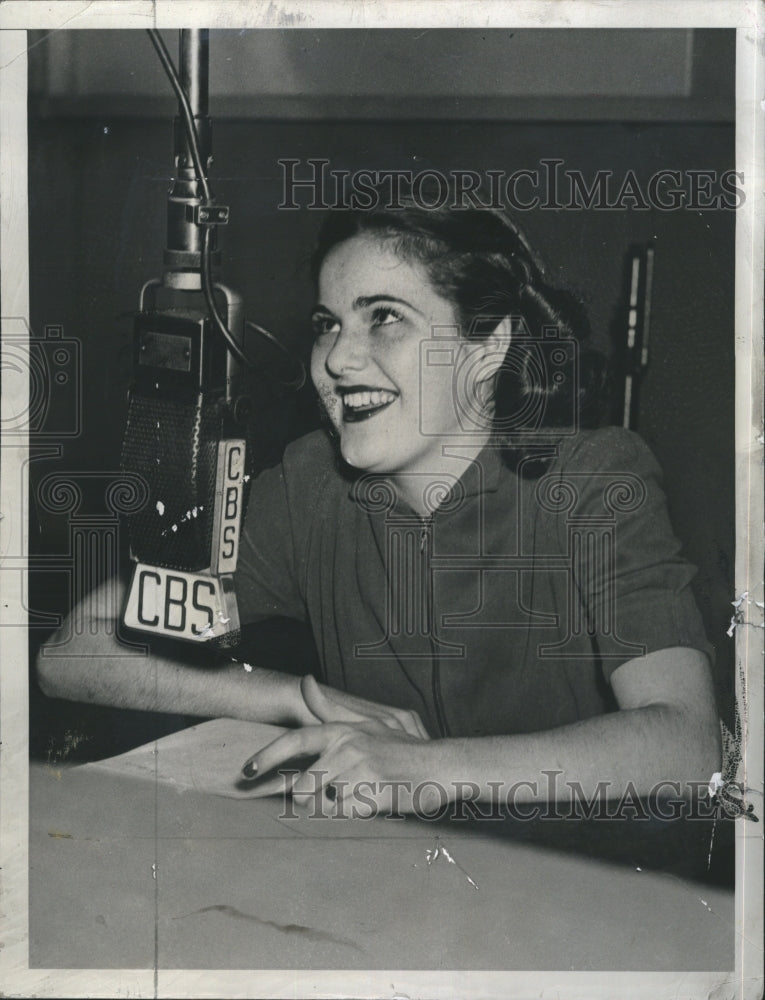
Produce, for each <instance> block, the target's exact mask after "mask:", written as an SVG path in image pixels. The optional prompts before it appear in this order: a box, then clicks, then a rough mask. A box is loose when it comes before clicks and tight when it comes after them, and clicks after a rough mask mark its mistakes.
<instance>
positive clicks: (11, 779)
mask: <svg viewBox="0 0 765 1000" xmlns="http://www.w3.org/2000/svg"><path fill="white" fill-rule="evenodd" d="M291 26H294V27H300V28H309V27H315V28H332V27H353V28H376V27H380V28H382V27H387V28H392V27H408V28H419V27H436V26H437V27H460V28H468V27H479V28H499V27H517V28H550V29H561V28H581V27H589V28H607V27H613V28H628V27H641V28H645V27H661V28H683V27H706V28H709V27H721V28H723V27H729V28H730V27H733V28H736V29H737V46H736V169H737V170H738V171H743V173H744V177H745V182H744V189H745V192H746V200H745V203H744V205H743V206H742V207H740V208H739V209H738V210H737V217H736V270H735V274H736V279H735V288H736V326H735V345H736V431H735V463H736V540H737V543H736V569H735V580H736V592H735V594H732V595H731V603H733V602H734V601H736V600H737V599H738V598H739V597H740V596H741V595H746V594H749V595H755V594H757V595H759V596H761V595H762V586H763V577H762V573H763V570H762V567H763V558H764V555H765V546H764V544H763V484H762V477H763V343H762V331H763V293H762V287H763V286H762V279H763V273H764V271H765V264H764V258H763V254H764V252H765V251H764V248H765V232H764V228H763V223H764V221H765V212H764V211H763V204H762V201H763V197H762V196H763V192H764V191H765V185H764V184H763V160H764V157H763V136H764V133H765V126H764V125H763V118H764V117H765V116H764V115H763V111H765V83H764V81H765V66H764V63H765V56H764V54H763V49H764V48H765V7H764V5H763V3H762V2H736V0H729V2H721V0H705V2H696V0H687V2H684V3H682V4H671V5H664V6H663V7H661V6H660V5H658V4H656V3H654V2H644V0H626V2H608V0H606V2H584V0H559V2H557V3H555V4H550V3H546V2H535V0H531V2H516V0H513V2H506V0H485V2H480V3H473V4H465V3H464V2H459V3H455V2H452V0H437V2H417V3H412V2H408V0H403V2H401V0H393V2H390V0H389V2H379V3H378V2H374V3H372V2H369V3H366V2H362V0H340V2H339V0H315V2H313V3H311V2H291V0H282V2H278V3H271V2H266V0H263V2H257V3H252V2H245V0H225V2H223V3H221V2H218V3H214V2H187V0H180V2H179V0H167V2H157V3H151V2H145V0H135V2H134V0H124V2H123V0H118V2H113V0H111V2H109V0H107V2H97V3H84V2H83V3H80V2H71V0H63V2H59V3H55V4H48V3H30V2H20V0H19V2H17V0H10V2H7V3H3V4H2V6H0V135H2V142H1V143H0V224H1V229H0V253H1V254H2V257H1V258H0V261H1V263H2V267H1V268H0V274H1V279H2V285H1V287H0V302H1V303H2V316H3V317H4V319H3V325H4V326H5V324H6V321H7V319H8V318H9V317H21V318H24V319H26V320H27V322H28V320H29V268H28V198H27V148H26V134H27V133H26V127H27V122H26V106H27V105H26V88H27V56H26V51H27V49H26V35H25V29H27V28H29V29H49V30H51V31H52V30H56V29H59V28H66V29H67V30H72V29H75V30H76V29H85V28H88V29H92V28H128V27H129V28H132V29H135V28H148V27H159V28H167V29H175V28H181V27H209V28H211V29H213V28H229V27H240V28H245V27H246V28H287V27H291ZM3 377H4V376H3ZM3 388H5V386H3ZM16 390H19V386H17V385H14V393H13V394H12V395H11V394H10V393H6V392H3V393H2V412H3V415H4V416H5V415H6V414H8V413H18V412H19V408H20V407H24V406H25V405H26V403H27V402H28V400H27V399H26V398H25V397H24V395H23V391H16ZM27 448H28V442H25V441H24V440H23V438H18V439H14V441H13V442H12V443H11V445H8V443H7V442H4V447H3V449H2V465H1V466H0V512H2V514H3V519H2V521H0V562H1V561H2V554H3V553H4V552H5V551H7V546H8V538H9V534H10V533H11V532H20V533H21V535H20V537H22V538H23V539H27V537H28V524H27V520H26V519H27V511H26V509H24V510H19V509H18V497H17V496H14V486H15V484H17V483H18V482H19V481H20V479H19V477H20V475H21V472H22V468H23V464H24V461H25V459H26V453H27ZM20 579H22V574H21V573H12V574H9V573H5V574H2V573H0V661H2V663H3V669H2V671H0V736H1V738H2V752H1V753H0V794H2V809H1V810H0V865H1V866H2V877H3V885H2V890H3V897H2V900H1V901H0V905H1V906H2V914H3V921H4V932H3V944H4V947H3V948H2V950H1V951H0V990H1V991H2V994H3V995H5V996H35V997H38V996H39V997H44V996H61V995H66V996H88V997H98V996H106V997H108V996H117V995H128V994H131V995H134V996H167V997H171V996H178V995H184V996H190V997H191V996H199V997H202V996H221V997H234V996H255V995H258V996H273V997H282V996H295V997H300V996H309V995H310V996H317V997H318V996H333V995H338V994H339V995H345V996H356V997H379V996H383V995H387V996H390V995H391V989H389V988H388V987H389V985H390V984H395V990H396V993H397V994H400V995H408V996H412V997H414V996H416V997H423V998H424V997H434V998H439V1000H446V998H449V997H454V998H465V1000H467V998H471V997H479V996H480V997H485V998H486V997H497V998H512V997H516V996H518V997H520V996H528V995H529V994H531V993H533V994H534V995H537V996H540V997H545V998H547V997H556V998H572V1000H573V998H579V997H581V998H585V997H587V998H596V997H607V996H613V995H614V974H613V973H608V972H598V973H591V972H588V973H582V972H575V973H574V972H564V971H561V972H560V973H556V972H533V971H529V972H459V971H446V972H445V971H443V970H430V971H409V970H407V971H400V970H391V971H384V970H374V971H370V972H359V971H329V970H320V971H311V970H304V971H299V972H296V971H294V970H285V971H274V970H268V971H260V972H259V971H235V972H234V971H223V970H221V971H217V970H216V971H199V970H196V971H184V970H173V969H159V970H151V969H147V970H136V969H126V970H96V969H93V970H90V969H88V970H65V969H55V970H44V969H29V967H28V928H29V921H28V904H29V898H28V881H27V872H28V861H29V857H28V850H29V849H28V820H29V789H28V741H29V725H28V708H29V702H28V699H29V692H28V651H27V630H26V629H24V628H20V627H15V628H14V627H8V622H9V621H19V620H23V619H22V616H23V615H24V613H25V611H24V609H25V607H26V601H25V594H24V593H21V592H19V587H18V581H19V580H20ZM23 579H24V580H25V579H26V577H23ZM761 619H762V611H761V609H758V608H757V606H756V605H755V604H751V605H750V606H749V610H748V612H747V615H746V621H747V624H741V625H739V627H737V628H736V631H735V643H736V668H737V670H736V672H737V699H738V704H739V708H740V710H741V711H742V722H743V725H744V730H745V734H744V757H743V765H742V773H741V780H742V781H743V782H744V784H745V786H746V787H747V789H749V790H752V791H751V794H752V795H753V797H754V798H753V801H754V805H755V810H756V812H757V813H758V814H759V817H760V823H759V824H754V823H751V822H748V821H746V820H745V819H743V818H740V819H738V820H737V821H736V938H737V946H736V967H735V969H732V970H730V972H729V973H726V972H704V973H697V972H693V973H690V972H683V971H682V970H679V971H678V972H672V973H619V974H618V995H619V996H620V997H622V998H631V997H640V996H645V997H652V998H657V1000H658V998H662V997H667V998H670V997H677V996H683V997H688V996H694V997H696V996H698V997H702V996H704V997H707V996H712V995H714V996H717V997H723V996H725V997H728V996H736V997H741V998H743V997H755V996H761V995H762V986H763V956H762V942H763V893H762V889H763V836H762V825H761V824H762V822H765V818H764V817H763V815H762V789H763V707H764V701H763V639H764V638H765V630H764V629H763V627H762V621H761ZM3 626H6V627H3ZM744 707H745V712H744V710H743V709H744ZM383 985H384V986H385V988H384V989H383V988H382V987H383ZM394 995H396V994H394Z"/></svg>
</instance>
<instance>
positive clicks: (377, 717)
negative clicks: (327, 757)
mask: <svg viewBox="0 0 765 1000" xmlns="http://www.w3.org/2000/svg"><path fill="white" fill-rule="evenodd" d="M300 691H301V694H302V696H303V701H304V703H305V705H306V707H307V708H308V710H309V712H310V713H311V715H310V717H308V718H305V719H304V720H303V724H304V725H315V724H316V723H317V722H324V723H328V722H349V723H352V724H357V723H361V722H381V723H382V724H383V725H384V726H387V727H388V729H393V730H397V731H399V732H402V733H407V734H408V735H410V736H415V737H417V738H418V739H421V740H427V739H430V737H429V736H428V731H427V730H426V728H425V726H424V725H423V724H422V720H421V719H420V716H419V715H418V714H417V712H414V711H410V710H409V709H405V708H393V707H391V706H390V705H381V704H379V703H378V702H375V701H367V699H366V698H359V697H357V696H356V695H353V694H348V693H347V692H346V691H338V690H336V689H335V688H331V687H327V686H326V685H325V684H319V683H318V682H317V681H316V680H314V678H313V677H312V676H311V675H310V674H307V675H306V676H305V677H303V678H302V680H301V681H300Z"/></svg>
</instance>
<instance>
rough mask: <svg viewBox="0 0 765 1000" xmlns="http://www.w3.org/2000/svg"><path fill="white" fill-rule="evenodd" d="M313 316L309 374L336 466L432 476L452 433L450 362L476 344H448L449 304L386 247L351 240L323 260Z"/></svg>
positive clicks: (455, 326)
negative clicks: (336, 440)
mask: <svg viewBox="0 0 765 1000" xmlns="http://www.w3.org/2000/svg"><path fill="white" fill-rule="evenodd" d="M312 318H313V327H314V334H315V342H314V347H313V354H312V357H311V376H312V378H313V381H314V384H315V386H316V389H317V390H318V393H319V396H320V398H321V400H322V403H323V405H324V407H325V409H326V411H327V413H328V415H329V418H330V420H331V421H332V423H333V425H334V426H335V428H336V430H337V432H338V435H339V437H340V448H341V451H342V455H343V458H344V459H345V461H346V462H348V463H349V464H350V465H352V466H354V467H355V468H358V469H364V470H366V471H369V472H376V473H381V474H388V475H395V474H397V473H407V472H409V473H412V472H416V473H428V474H438V472H439V471H440V470H442V469H443V468H444V464H445V462H444V458H443V455H442V446H443V444H444V439H445V438H452V439H453V438H454V437H455V436H460V434H461V429H460V422H459V419H458V415H457V405H456V404H455V399H454V371H455V363H459V361H461V360H464V355H465V353H466V352H470V351H471V350H473V349H475V348H480V345H476V344H472V343H471V342H469V341H466V340H464V339H462V338H460V339H459V340H458V341H457V340H456V337H457V335H458V333H459V320H458V318H457V315H456V312H455V308H454V306H453V305H452V303H451V302H450V301H449V300H447V299H445V298H443V297H442V296H441V295H439V294H438V293H437V292H436V291H435V290H434V289H433V287H432V286H431V284H430V281H429V280H428V276H427V273H426V271H425V269H424V268H423V267H422V266H421V265H419V264H417V263H410V262H408V261H405V260H402V259H401V258H400V257H399V256H398V255H397V254H396V252H395V250H394V247H393V244H392V243H391V242H390V241H386V240H377V239H374V238H373V237H369V236H354V237H352V238H351V239H349V240H346V241H345V242H344V243H341V244H338V246H336V247H334V248H333V249H332V250H331V251H330V252H329V254H328V255H327V257H326V258H325V260H324V262H323V264H322V267H321V272H320V274H319V304H318V305H317V306H316V308H315V309H314V312H313V317H312ZM434 336H437V337H449V338H450V339H449V340H446V341H445V342H444V341H441V344H440V345H439V344H438V343H435V344H433V345H432V347H433V348H434V349H435V350H437V351H438V355H437V360H438V361H439V363H434V360H436V359H435V358H432V359H431V361H430V363H424V360H423V359H424V358H426V357H427V356H428V354H429V353H431V354H432V353H433V352H429V351H428V343H429V342H430V341H431V340H432V338H433V337H434ZM458 355H459V357H458ZM449 359H451V360H449ZM444 360H446V361H447V363H442V362H444Z"/></svg>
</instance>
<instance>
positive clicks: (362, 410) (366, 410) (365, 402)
mask: <svg viewBox="0 0 765 1000" xmlns="http://www.w3.org/2000/svg"><path fill="white" fill-rule="evenodd" d="M395 398H396V393H395V392H388V391H387V390H386V389H374V390H364V391H361V392H347V393H344V394H343V407H344V410H345V414H346V416H347V417H351V418H353V417H355V416H362V415H367V414H369V415H371V414H372V413H376V412H377V410H379V409H382V408H383V407H385V406H387V405H388V404H389V403H392V402H393V400H394V399H395Z"/></svg>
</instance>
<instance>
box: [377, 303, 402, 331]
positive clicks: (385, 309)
mask: <svg viewBox="0 0 765 1000" xmlns="http://www.w3.org/2000/svg"><path fill="white" fill-rule="evenodd" d="M403 319H404V317H403V315H402V314H401V313H400V312H398V310H397V309H392V308H391V307H390V306H377V308H376V309H374V310H373V311H372V326H390V325H391V324H392V323H401V322H403Z"/></svg>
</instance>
